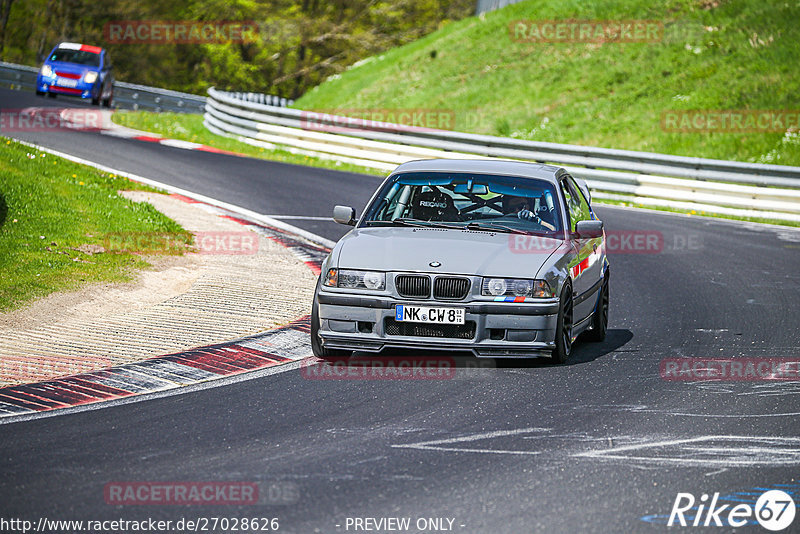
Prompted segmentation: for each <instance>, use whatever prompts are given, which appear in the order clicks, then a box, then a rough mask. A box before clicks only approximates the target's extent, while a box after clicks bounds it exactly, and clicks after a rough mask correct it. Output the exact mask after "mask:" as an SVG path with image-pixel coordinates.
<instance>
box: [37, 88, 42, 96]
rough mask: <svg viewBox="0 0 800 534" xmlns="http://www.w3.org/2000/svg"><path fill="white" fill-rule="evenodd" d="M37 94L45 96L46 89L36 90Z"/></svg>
mask: <svg viewBox="0 0 800 534" xmlns="http://www.w3.org/2000/svg"><path fill="white" fill-rule="evenodd" d="M36 96H44V91H39V90H38V89H37V90H36Z"/></svg>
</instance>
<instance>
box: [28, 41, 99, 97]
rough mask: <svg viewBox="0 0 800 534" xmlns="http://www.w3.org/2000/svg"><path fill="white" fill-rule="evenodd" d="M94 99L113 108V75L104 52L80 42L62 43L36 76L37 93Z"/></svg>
mask: <svg viewBox="0 0 800 534" xmlns="http://www.w3.org/2000/svg"><path fill="white" fill-rule="evenodd" d="M45 93H46V94H47V95H48V96H51V97H55V96H56V95H58V94H61V95H70V96H77V97H79V98H91V99H92V104H94V105H98V104H100V103H101V102H102V104H103V105H104V106H105V107H111V101H112V99H113V98H114V75H113V71H112V68H111V58H110V57H109V56H108V53H107V52H106V51H105V49H103V48H100V47H99V46H90V45H85V44H79V43H61V44H59V45H58V46H56V47H55V48H53V50H52V51H51V52H50V54H49V55H48V56H47V59H45V61H44V64H43V65H42V68H41V69H40V70H39V75H38V76H37V77H36V94H37V95H44V94H45Z"/></svg>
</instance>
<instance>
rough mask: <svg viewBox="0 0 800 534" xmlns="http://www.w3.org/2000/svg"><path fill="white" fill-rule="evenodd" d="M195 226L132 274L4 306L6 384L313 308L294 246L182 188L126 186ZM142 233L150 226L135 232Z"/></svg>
mask: <svg viewBox="0 0 800 534" xmlns="http://www.w3.org/2000/svg"><path fill="white" fill-rule="evenodd" d="M125 196H127V197H128V198H131V199H133V200H136V201H142V202H149V203H151V204H153V206H154V207H156V208H157V209H158V210H159V211H161V212H162V213H164V214H165V215H167V216H168V217H170V218H171V219H173V220H175V221H177V222H178V223H179V224H180V225H181V226H183V227H184V228H185V229H187V230H188V231H190V232H192V233H193V234H195V240H196V242H197V243H198V244H199V245H200V248H199V250H198V252H191V253H188V254H185V255H183V256H166V255H160V256H159V255H154V256H150V257H148V261H149V262H150V263H151V264H153V268H152V269H149V270H147V271H143V272H141V273H139V274H138V275H137V277H136V279H135V281H133V282H131V283H126V284H95V285H92V286H89V287H85V288H83V289H81V290H78V291H73V292H64V293H56V294H52V295H50V296H48V297H46V298H43V299H41V300H38V301H36V302H34V303H33V304H31V305H29V306H27V307H25V308H22V309H20V310H15V311H13V312H10V313H6V314H2V315H0V332H2V333H0V386H7V385H11V384H19V383H26V382H34V381H41V380H46V379H50V378H55V377H59V376H64V375H71V374H75V373H80V372H87V371H92V370H97V369H102V368H105V367H109V366H111V365H119V364H123V363H129V362H133V361H138V360H142V359H145V358H150V357H154V356H160V355H164V354H167V353H171V352H178V351H182V350H186V349H190V348H193V347H196V346H200V345H207V344H212V343H218V342H222V341H226V340H229V339H233V338H237V337H241V336H245V335H249V334H255V333H257V332H260V331H263V330H267V329H270V328H274V327H275V326H278V325H281V324H285V323H287V322H289V321H291V320H293V319H296V318H297V317H300V316H303V315H306V314H308V313H310V303H311V299H312V296H313V291H314V283H315V281H316V275H315V274H314V273H312V272H311V270H309V268H308V267H307V266H306V265H305V264H304V263H303V262H302V261H301V260H300V259H298V258H296V257H295V256H294V255H292V254H291V252H289V251H288V250H287V249H286V248H285V247H283V246H281V245H279V244H278V243H275V242H274V241H272V240H270V239H266V238H264V237H263V236H260V235H259V234H257V233H255V232H252V231H250V230H248V229H247V227H244V226H242V225H240V224H238V223H236V222H234V221H232V220H229V219H226V218H224V217H220V216H219V215H217V214H215V213H213V212H211V210H209V209H208V207H207V206H205V205H204V204H199V203H189V202H185V201H183V200H181V199H180V198H178V197H175V196H166V195H159V194H155V193H143V192H126V193H125ZM133 238H134V239H141V238H142V236H133Z"/></svg>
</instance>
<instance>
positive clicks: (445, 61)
mask: <svg viewBox="0 0 800 534" xmlns="http://www.w3.org/2000/svg"><path fill="white" fill-rule="evenodd" d="M554 19H555V20H567V19H573V20H582V21H587V20H606V21H608V20H631V19H643V20H650V21H655V22H656V23H658V24H659V25H660V27H661V28H662V30H661V31H660V33H659V38H658V39H655V40H652V41H653V42H632V43H620V42H605V43H598V42H573V43H541V42H520V41H519V40H515V39H514V38H513V34H512V32H511V31H510V29H509V25H510V23H512V22H513V21H517V20H528V21H545V20H554ZM798 20H800V4H798V3H797V2H784V1H774V0H766V1H765V0H652V1H651V0H625V1H620V0H551V1H545V0H529V1H526V2H523V3H520V4H516V5H513V6H509V7H507V8H505V9H502V10H499V11H496V12H493V13H489V14H487V15H486V16H485V17H480V18H478V17H472V18H468V19H465V20H462V21H459V22H454V23H451V24H448V25H447V26H445V27H444V28H442V29H440V30H439V31H437V32H435V33H433V34H431V35H429V36H427V37H425V38H423V39H420V40H419V41H416V42H414V43H411V44H409V45H406V46H403V47H400V48H396V49H393V50H391V51H389V52H387V53H385V54H382V55H380V56H377V57H373V58H369V59H368V60H365V61H362V62H360V63H359V64H357V65H356V66H354V67H353V68H351V69H349V70H348V71H346V72H345V73H343V74H342V75H341V76H337V77H334V78H331V79H328V80H327V81H326V82H325V83H323V84H322V85H320V86H318V87H316V88H314V89H313V90H311V91H310V92H308V93H306V95H304V96H303V97H302V98H301V99H300V100H299V101H298V102H297V104H296V107H298V108H303V109H319V110H334V109H340V110H342V109H347V110H353V109H358V110H375V109H419V108H424V109H438V110H452V112H454V114H455V118H456V129H459V130H463V131H472V132H477V133H486V134H493V135H503V136H513V137H517V138H522V139H532V140H539V141H552V142H558V143H573V144H580V145H592V146H601V147H612V148H627V149H631V150H645V151H653V152H663V153H669V154H679V155H686V156H703V157H711V158H721V159H734V160H740V161H754V162H762V163H779V164H787V165H800V134H798V131H797V128H796V127H794V128H786V129H785V130H782V131H779V132H759V133H748V132H734V133H717V132H715V133H705V132H691V133H687V132H670V131H666V129H665V128H663V127H662V114H663V113H664V112H669V111H681V110H795V111H797V110H800V69H799V68H798V65H800V25H798V24H797V21H798ZM540 27H541V26H540ZM795 126H796V124H795Z"/></svg>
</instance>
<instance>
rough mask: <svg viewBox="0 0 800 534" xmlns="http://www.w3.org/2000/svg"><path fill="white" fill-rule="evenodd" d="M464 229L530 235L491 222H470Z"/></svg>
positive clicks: (523, 231) (517, 229)
mask: <svg viewBox="0 0 800 534" xmlns="http://www.w3.org/2000/svg"><path fill="white" fill-rule="evenodd" d="M464 228H465V229H467V230H489V231H495V232H503V233H507V234H525V235H530V232H526V231H525V230H520V229H519V228H513V227H511V226H506V225H505V224H500V223H493V222H476V221H472V222H471V223H469V224H467V225H466V226H465V227H464Z"/></svg>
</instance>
